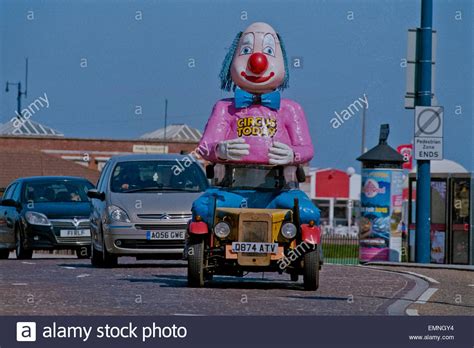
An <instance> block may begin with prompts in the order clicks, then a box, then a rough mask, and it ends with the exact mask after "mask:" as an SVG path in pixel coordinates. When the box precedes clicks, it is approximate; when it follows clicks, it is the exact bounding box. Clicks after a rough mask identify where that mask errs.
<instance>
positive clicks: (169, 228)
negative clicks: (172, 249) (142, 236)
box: [135, 224, 187, 231]
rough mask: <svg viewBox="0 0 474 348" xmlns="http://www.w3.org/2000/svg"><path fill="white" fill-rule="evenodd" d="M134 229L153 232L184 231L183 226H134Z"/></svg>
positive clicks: (184, 227) (185, 226) (184, 226)
mask: <svg viewBox="0 0 474 348" xmlns="http://www.w3.org/2000/svg"><path fill="white" fill-rule="evenodd" d="M135 228H137V229H139V230H147V231H148V230H153V231H179V230H181V231H182V230H186V228H187V225H185V224H179V225H178V224H160V225H158V224H135Z"/></svg>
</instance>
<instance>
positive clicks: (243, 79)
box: [230, 23, 285, 94]
mask: <svg viewBox="0 0 474 348" xmlns="http://www.w3.org/2000/svg"><path fill="white" fill-rule="evenodd" d="M230 72H231V76H232V81H233V82H234V83H235V84H236V85H237V86H239V87H240V88H242V89H243V90H245V91H247V92H250V93H255V94H261V93H268V92H271V91H273V90H275V89H276V88H278V87H279V86H280V85H281V84H282V82H283V80H284V79H285V64H284V59H283V53H282V49H281V46H280V41H279V39H278V36H277V34H276V32H275V30H274V29H273V28H272V27H271V26H270V25H268V24H266V23H253V24H251V25H250V26H249V27H248V28H247V29H246V30H245V31H244V32H243V33H242V36H241V38H240V41H239V45H238V47H237V50H236V51H235V55H234V58H233V60H232V65H231V68H230Z"/></svg>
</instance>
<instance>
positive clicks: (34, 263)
mask: <svg viewBox="0 0 474 348" xmlns="http://www.w3.org/2000/svg"><path fill="white" fill-rule="evenodd" d="M22 263H23V264H25V265H36V262H26V261H23V262H22Z"/></svg>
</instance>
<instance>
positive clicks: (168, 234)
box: [146, 231, 184, 240]
mask: <svg viewBox="0 0 474 348" xmlns="http://www.w3.org/2000/svg"><path fill="white" fill-rule="evenodd" d="M146 239H148V240H157V239H164V240H167V239H168V240H169V239H184V231H147V232H146Z"/></svg>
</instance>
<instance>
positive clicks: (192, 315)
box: [173, 313, 204, 317]
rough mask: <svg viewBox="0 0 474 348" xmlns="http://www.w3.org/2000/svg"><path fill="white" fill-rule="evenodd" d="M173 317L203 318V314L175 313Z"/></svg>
mask: <svg viewBox="0 0 474 348" xmlns="http://www.w3.org/2000/svg"><path fill="white" fill-rule="evenodd" d="M173 315H176V316H180V317H202V316H204V315H203V314H193V313H174V314H173Z"/></svg>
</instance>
